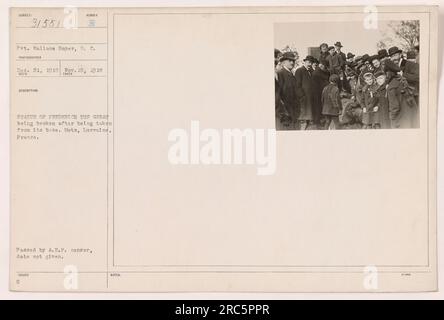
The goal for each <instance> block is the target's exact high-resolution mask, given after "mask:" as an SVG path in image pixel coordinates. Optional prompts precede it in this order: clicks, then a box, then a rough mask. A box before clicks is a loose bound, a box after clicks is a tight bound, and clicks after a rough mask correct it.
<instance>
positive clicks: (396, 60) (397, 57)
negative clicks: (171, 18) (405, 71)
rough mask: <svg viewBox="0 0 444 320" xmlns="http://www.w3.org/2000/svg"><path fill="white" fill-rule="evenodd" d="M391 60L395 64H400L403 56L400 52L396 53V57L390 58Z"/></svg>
mask: <svg viewBox="0 0 444 320" xmlns="http://www.w3.org/2000/svg"><path fill="white" fill-rule="evenodd" d="M390 59H391V60H392V61H393V62H399V60H400V59H401V54H400V53H399V52H398V53H395V54H394V55H392V56H391V57H390Z"/></svg>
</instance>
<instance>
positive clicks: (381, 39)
mask: <svg viewBox="0 0 444 320" xmlns="http://www.w3.org/2000/svg"><path fill="white" fill-rule="evenodd" d="M419 30H420V26H419V21H418V20H403V21H379V22H378V27H377V28H376V29H374V28H373V29H367V28H365V26H364V24H363V22H362V21H350V22H308V23H307V22H300V23H279V24H275V26H274V42H275V43H274V44H275V49H274V67H275V117H276V130H342V129H412V128H419V114H420V112H419V110H420V109H419V108H420V105H419V83H420V82H419V57H420V54H419V52H420V48H419Z"/></svg>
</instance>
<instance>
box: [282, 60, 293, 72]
mask: <svg viewBox="0 0 444 320" xmlns="http://www.w3.org/2000/svg"><path fill="white" fill-rule="evenodd" d="M282 65H283V66H284V67H285V68H287V69H289V70H291V69H293V67H294V61H293V60H284V61H282Z"/></svg>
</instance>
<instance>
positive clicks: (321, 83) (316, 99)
mask: <svg viewBox="0 0 444 320" xmlns="http://www.w3.org/2000/svg"><path fill="white" fill-rule="evenodd" d="M329 77H330V72H328V70H322V69H321V68H319V67H318V68H316V70H315V71H313V76H312V81H313V120H314V121H315V122H319V120H320V117H321V114H322V91H323V90H324V88H325V87H326V86H327V85H328V79H329Z"/></svg>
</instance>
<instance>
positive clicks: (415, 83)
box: [403, 61, 419, 96]
mask: <svg viewBox="0 0 444 320" xmlns="http://www.w3.org/2000/svg"><path fill="white" fill-rule="evenodd" d="M403 76H404V77H405V78H406V79H407V82H408V83H409V85H410V86H412V87H413V88H415V95H416V96H418V95H419V64H418V63H416V62H413V61H406V63H405V67H404V72H403Z"/></svg>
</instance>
